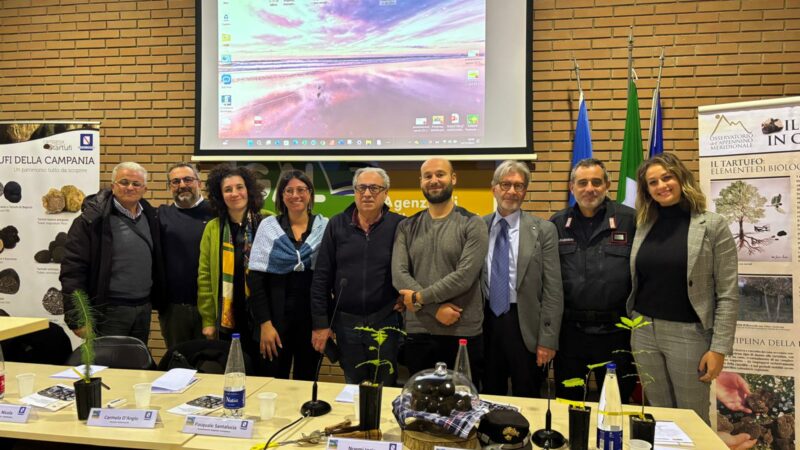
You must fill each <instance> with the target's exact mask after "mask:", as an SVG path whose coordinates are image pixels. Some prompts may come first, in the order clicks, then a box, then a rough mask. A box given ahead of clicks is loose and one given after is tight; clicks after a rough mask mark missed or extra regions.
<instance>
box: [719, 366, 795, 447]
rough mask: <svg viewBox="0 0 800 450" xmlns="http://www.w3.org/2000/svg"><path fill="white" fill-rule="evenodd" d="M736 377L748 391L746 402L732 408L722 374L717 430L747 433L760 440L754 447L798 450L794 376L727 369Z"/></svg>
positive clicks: (729, 374)
mask: <svg viewBox="0 0 800 450" xmlns="http://www.w3.org/2000/svg"><path fill="white" fill-rule="evenodd" d="M726 373H727V374H728V377H735V378H736V379H737V381H736V383H734V384H736V385H737V386H739V387H738V388H737V390H738V391H740V392H744V395H741V394H739V395H740V396H743V397H744V403H743V404H740V405H738V406H736V407H734V406H731V405H730V403H729V402H728V403H729V405H728V406H731V408H733V409H736V410H735V411H734V410H732V409H729V408H728V406H726V402H725V395H726V394H725V392H726V391H725V388H724V386H721V383H722V381H720V380H721V379H725V377H723V376H722V375H721V376H720V379H718V380H717V410H718V412H719V414H718V415H717V431H719V432H725V433H730V434H731V435H734V436H736V435H737V434H741V433H747V434H748V435H750V438H751V439H755V440H756V444H755V446H754V447H752V448H753V449H754V450H772V449H775V450H794V449H795V407H794V405H795V401H794V377H781V376H773V375H758V374H745V373H743V374H738V373H732V372H723V374H726Z"/></svg>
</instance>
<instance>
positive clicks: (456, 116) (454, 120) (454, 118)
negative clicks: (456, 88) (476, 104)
mask: <svg viewBox="0 0 800 450" xmlns="http://www.w3.org/2000/svg"><path fill="white" fill-rule="evenodd" d="M450 123H452V124H457V123H461V116H460V115H459V114H458V113H451V114H450Z"/></svg>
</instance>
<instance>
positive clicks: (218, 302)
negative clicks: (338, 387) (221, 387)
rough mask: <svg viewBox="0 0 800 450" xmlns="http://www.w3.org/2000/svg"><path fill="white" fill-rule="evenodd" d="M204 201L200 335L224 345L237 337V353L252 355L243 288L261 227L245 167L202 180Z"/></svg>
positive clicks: (254, 346)
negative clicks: (209, 211) (208, 212)
mask: <svg viewBox="0 0 800 450" xmlns="http://www.w3.org/2000/svg"><path fill="white" fill-rule="evenodd" d="M206 190H207V195H208V200H209V202H210V203H211V207H212V208H213V209H214V211H215V213H216V216H217V217H215V218H214V219H212V220H210V221H209V222H208V224H206V228H205V230H204V231H203V237H202V239H201V240H200V261H199V265H198V270H197V309H198V311H199V312H200V317H201V319H202V322H203V336H205V337H206V338H208V339H216V338H219V339H221V340H230V339H231V335H232V334H233V333H239V334H241V342H242V350H243V351H244V352H245V353H246V354H247V355H249V356H250V358H251V359H253V358H254V357H255V356H258V340H253V339H252V338H250V336H253V332H254V330H253V329H254V324H253V323H252V320H251V318H250V314H249V313H248V302H249V300H248V297H249V296H250V292H249V289H248V287H247V283H246V279H247V278H246V277H247V267H248V259H249V257H250V248H251V246H252V244H253V240H254V238H255V233H256V230H258V224H259V223H260V222H261V214H260V210H261V205H263V203H264V200H263V197H262V195H261V189H260V188H259V186H258V182H257V181H256V178H255V175H254V174H253V172H251V171H250V170H249V169H247V168H246V167H233V166H230V165H227V164H221V165H219V166H216V167H214V168H213V169H211V172H210V173H209V174H208V180H207V181H206Z"/></svg>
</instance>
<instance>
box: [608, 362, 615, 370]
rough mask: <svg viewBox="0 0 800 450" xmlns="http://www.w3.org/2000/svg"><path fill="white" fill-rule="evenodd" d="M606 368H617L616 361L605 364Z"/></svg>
mask: <svg viewBox="0 0 800 450" xmlns="http://www.w3.org/2000/svg"><path fill="white" fill-rule="evenodd" d="M606 369H614V370H617V364H616V363H608V364H606Z"/></svg>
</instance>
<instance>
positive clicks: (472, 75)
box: [467, 69, 480, 80]
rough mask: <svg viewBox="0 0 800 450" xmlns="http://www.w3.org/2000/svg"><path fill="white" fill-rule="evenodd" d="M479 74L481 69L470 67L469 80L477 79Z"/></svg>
mask: <svg viewBox="0 0 800 450" xmlns="http://www.w3.org/2000/svg"><path fill="white" fill-rule="evenodd" d="M478 75H480V71H479V70H478V69H469V70H468V71H467V79H468V80H477V79H478Z"/></svg>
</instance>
